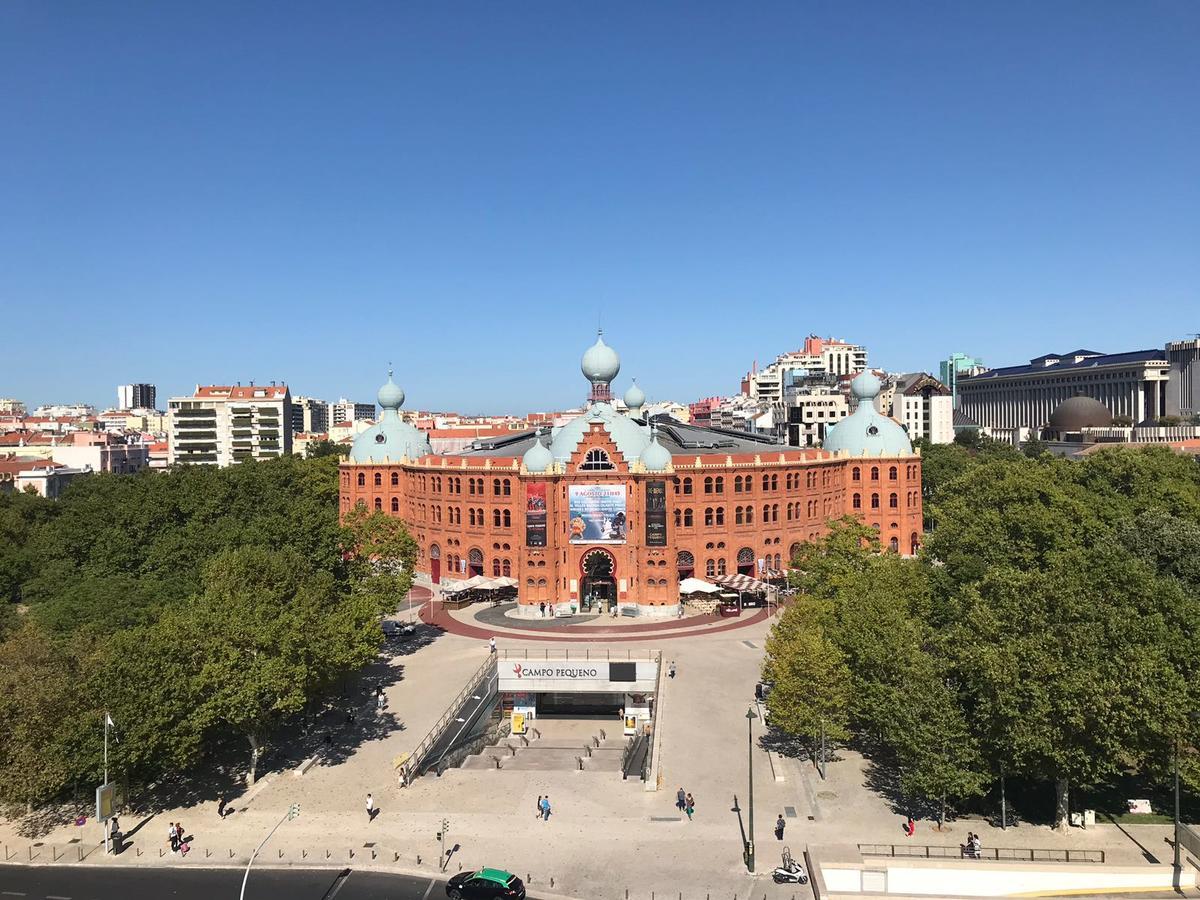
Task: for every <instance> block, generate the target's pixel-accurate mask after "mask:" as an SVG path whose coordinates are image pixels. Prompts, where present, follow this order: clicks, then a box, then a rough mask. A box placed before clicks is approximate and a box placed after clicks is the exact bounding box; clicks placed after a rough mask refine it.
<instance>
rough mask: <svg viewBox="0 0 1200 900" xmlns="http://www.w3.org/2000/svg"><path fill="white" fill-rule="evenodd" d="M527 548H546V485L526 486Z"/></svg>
mask: <svg viewBox="0 0 1200 900" xmlns="http://www.w3.org/2000/svg"><path fill="white" fill-rule="evenodd" d="M525 546H526V547H545V546H546V485H545V483H544V482H542V483H536V482H535V483H534V484H527V485H526V486H525Z"/></svg>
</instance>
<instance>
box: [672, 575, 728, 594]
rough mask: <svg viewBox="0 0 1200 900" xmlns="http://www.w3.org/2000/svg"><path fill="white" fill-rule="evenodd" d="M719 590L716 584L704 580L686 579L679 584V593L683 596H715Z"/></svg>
mask: <svg viewBox="0 0 1200 900" xmlns="http://www.w3.org/2000/svg"><path fill="white" fill-rule="evenodd" d="M719 590H721V589H720V588H719V587H717V586H716V585H715V584H709V583H708V582H707V581H705V580H704V579H702V578H685V579H683V581H681V582H679V593H681V594H715V593H717V592H718V591H719Z"/></svg>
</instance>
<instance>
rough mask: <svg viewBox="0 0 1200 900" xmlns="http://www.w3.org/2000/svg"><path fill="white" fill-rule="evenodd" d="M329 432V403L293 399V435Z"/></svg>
mask: <svg viewBox="0 0 1200 900" xmlns="http://www.w3.org/2000/svg"><path fill="white" fill-rule="evenodd" d="M371 409H372V410H374V409H375V407H374V406H372V407H371ZM328 430H329V403H328V402H326V401H325V400H318V399H316V398H315V397H293V398H292V434H294V435H295V434H319V433H321V432H326V431H328Z"/></svg>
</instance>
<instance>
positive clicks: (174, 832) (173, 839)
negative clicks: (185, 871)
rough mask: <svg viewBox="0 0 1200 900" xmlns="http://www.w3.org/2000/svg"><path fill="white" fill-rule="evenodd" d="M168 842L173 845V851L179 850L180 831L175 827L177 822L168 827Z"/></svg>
mask: <svg viewBox="0 0 1200 900" xmlns="http://www.w3.org/2000/svg"><path fill="white" fill-rule="evenodd" d="M167 843H169V844H170V845H171V852H172V853H178V852H179V831H178V829H176V827H175V823H174V822H172V823H171V827H170V828H168V829H167Z"/></svg>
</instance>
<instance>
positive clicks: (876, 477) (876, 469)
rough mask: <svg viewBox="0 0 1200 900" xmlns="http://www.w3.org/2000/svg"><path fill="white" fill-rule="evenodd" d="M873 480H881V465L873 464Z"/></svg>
mask: <svg viewBox="0 0 1200 900" xmlns="http://www.w3.org/2000/svg"><path fill="white" fill-rule="evenodd" d="M871 480H872V481H878V480H879V466H871Z"/></svg>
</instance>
